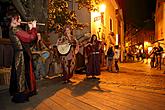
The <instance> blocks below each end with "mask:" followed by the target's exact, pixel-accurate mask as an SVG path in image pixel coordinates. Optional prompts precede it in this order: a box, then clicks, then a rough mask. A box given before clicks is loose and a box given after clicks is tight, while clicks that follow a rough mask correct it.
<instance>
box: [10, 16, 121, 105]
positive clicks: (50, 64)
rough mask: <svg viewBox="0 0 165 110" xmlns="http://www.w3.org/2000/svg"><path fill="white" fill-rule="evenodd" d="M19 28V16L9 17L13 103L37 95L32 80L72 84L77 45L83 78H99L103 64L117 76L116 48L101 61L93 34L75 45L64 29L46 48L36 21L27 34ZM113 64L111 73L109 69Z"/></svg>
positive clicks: (97, 42) (11, 93)
mask: <svg viewBox="0 0 165 110" xmlns="http://www.w3.org/2000/svg"><path fill="white" fill-rule="evenodd" d="M20 25H21V18H20V16H19V15H18V14H15V15H13V16H12V17H11V21H10V31H9V35H10V40H11V42H12V46H13V50H14V56H13V62H12V69H11V78H10V88H9V91H10V95H11V96H12V101H13V102H15V103H23V102H26V101H28V100H29V97H31V96H33V95H36V94H37V87H36V80H42V79H44V78H45V79H46V78H50V77H51V76H60V77H62V79H63V81H64V83H72V81H71V80H70V79H71V78H72V76H73V74H74V72H75V69H76V62H77V61H76V54H77V53H78V52H79V48H80V45H79V44H82V45H81V46H82V47H83V56H84V62H85V66H86V67H85V73H86V78H92V79H95V78H97V76H99V75H100V74H101V72H100V68H101V65H102V64H101V63H102V62H105V61H106V63H107V69H108V71H109V72H112V71H113V70H115V72H119V66H118V60H119V56H120V50H119V46H118V45H115V46H110V47H109V49H108V52H107V55H106V58H107V59H104V58H105V54H104V58H103V57H102V54H103V52H102V50H104V49H102V42H101V41H100V40H98V39H97V35H95V34H93V35H92V36H91V38H90V39H88V40H87V41H85V43H79V42H78V40H77V39H76V37H75V36H73V35H72V34H71V32H72V29H71V27H70V26H69V25H66V26H65V27H64V31H63V32H62V34H61V36H59V38H58V39H57V42H56V43H55V44H51V45H46V44H45V42H44V40H43V39H42V36H41V33H40V32H38V31H37V29H36V21H32V22H29V23H28V28H29V30H28V31H25V30H23V29H21V28H20ZM103 60H104V61H103ZM113 64H114V65H115V69H113V67H112V65H113Z"/></svg>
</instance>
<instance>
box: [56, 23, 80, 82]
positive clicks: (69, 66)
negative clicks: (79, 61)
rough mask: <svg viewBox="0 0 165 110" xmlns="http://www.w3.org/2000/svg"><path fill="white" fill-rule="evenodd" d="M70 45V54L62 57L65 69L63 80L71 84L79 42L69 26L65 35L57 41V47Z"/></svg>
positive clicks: (65, 29)
mask: <svg viewBox="0 0 165 110" xmlns="http://www.w3.org/2000/svg"><path fill="white" fill-rule="evenodd" d="M65 43H69V44H70V45H71V46H70V49H69V52H68V53H67V54H65V55H62V58H61V59H62V61H61V64H62V68H63V79H64V82H65V83H68V82H71V81H70V78H71V77H72V76H73V73H74V70H75V64H76V49H77V44H78V42H77V40H76V38H74V36H72V35H71V30H70V27H69V26H66V27H65V28H64V35H63V36H62V37H61V38H59V39H58V40H57V46H58V45H61V44H65Z"/></svg>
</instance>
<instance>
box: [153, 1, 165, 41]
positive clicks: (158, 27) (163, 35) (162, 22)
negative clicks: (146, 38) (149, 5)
mask: <svg viewBox="0 0 165 110" xmlns="http://www.w3.org/2000/svg"><path fill="white" fill-rule="evenodd" d="M155 36H156V39H157V40H163V43H165V0H157V3H156V15H155Z"/></svg>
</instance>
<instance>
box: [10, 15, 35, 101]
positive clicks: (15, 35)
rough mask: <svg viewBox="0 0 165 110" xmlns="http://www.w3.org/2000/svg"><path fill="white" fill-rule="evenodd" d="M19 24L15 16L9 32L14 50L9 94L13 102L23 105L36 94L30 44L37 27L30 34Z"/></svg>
mask: <svg viewBox="0 0 165 110" xmlns="http://www.w3.org/2000/svg"><path fill="white" fill-rule="evenodd" d="M15 22H18V23H15ZM19 22H20V17H19V16H14V17H13V18H12V21H11V28H10V31H9V35H10V40H11V43H12V44H13V50H14V55H13V62H12V69H11V78H10V87H9V92H10V94H11V95H12V96H13V98H12V101H13V102H16V103H23V102H26V101H28V98H29V97H30V96H32V95H34V94H36V81H35V76H34V71H33V62H32V56H31V51H30V48H29V47H30V45H29V44H30V42H31V41H32V40H33V39H35V37H36V34H37V31H36V28H35V26H34V27H32V29H31V30H30V31H29V32H26V31H23V30H22V29H21V28H19V27H18V25H20V23H19ZM35 23H36V22H35ZM35 23H34V24H35Z"/></svg>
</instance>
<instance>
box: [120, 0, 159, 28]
mask: <svg viewBox="0 0 165 110" xmlns="http://www.w3.org/2000/svg"><path fill="white" fill-rule="evenodd" d="M118 1H119V4H120V5H121V7H122V8H123V14H124V20H125V23H132V24H133V25H135V26H137V27H140V26H142V25H143V24H144V23H145V22H147V21H153V20H154V19H153V16H154V13H155V7H156V0H118Z"/></svg>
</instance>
